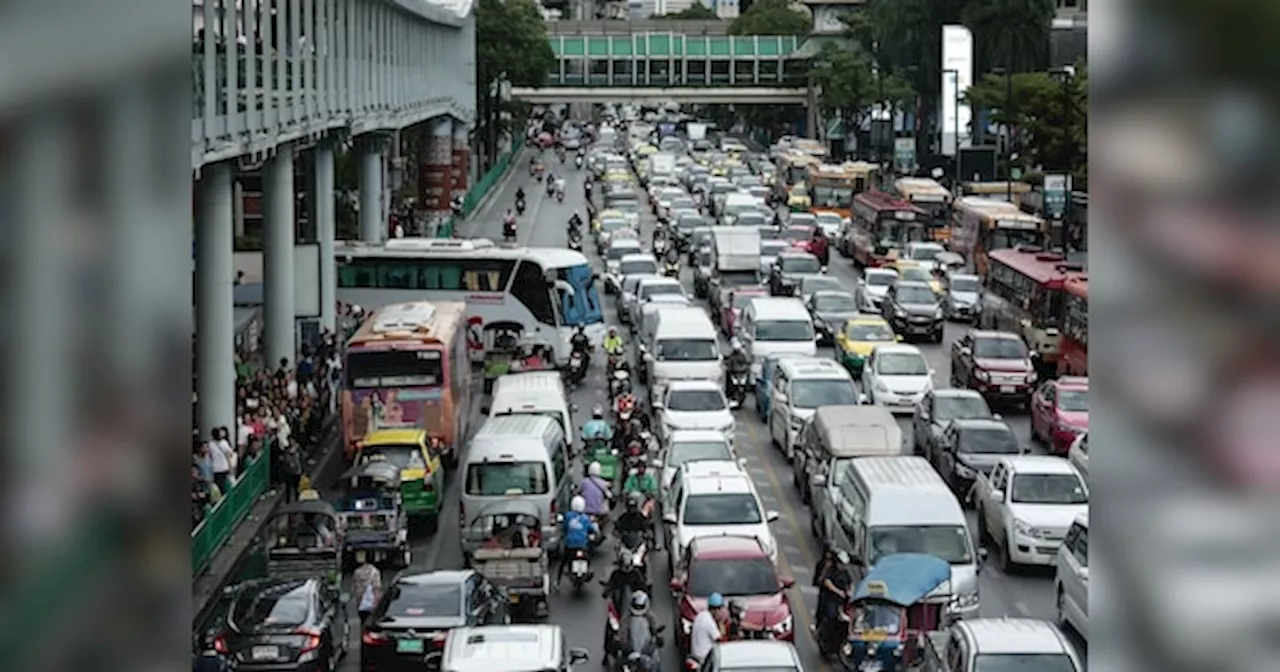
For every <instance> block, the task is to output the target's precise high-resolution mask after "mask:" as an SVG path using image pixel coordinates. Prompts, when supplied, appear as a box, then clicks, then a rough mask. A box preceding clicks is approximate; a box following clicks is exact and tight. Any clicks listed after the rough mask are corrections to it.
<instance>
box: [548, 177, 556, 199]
mask: <svg viewBox="0 0 1280 672" xmlns="http://www.w3.org/2000/svg"><path fill="white" fill-rule="evenodd" d="M555 195H556V183H555V182H553V181H551V180H547V198H551V197H552V196H555Z"/></svg>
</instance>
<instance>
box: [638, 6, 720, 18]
mask: <svg viewBox="0 0 1280 672" xmlns="http://www.w3.org/2000/svg"><path fill="white" fill-rule="evenodd" d="M649 18H651V19H656V20H659V21H661V20H675V21H679V20H686V21H688V20H696V21H710V20H714V19H718V18H720V17H718V16H716V10H714V9H711V8H710V7H708V6H706V5H704V4H702V3H694V4H692V5H689V7H688V9H684V10H681V11H679V12H674V13H672V14H654V15H653V16H651V17H649Z"/></svg>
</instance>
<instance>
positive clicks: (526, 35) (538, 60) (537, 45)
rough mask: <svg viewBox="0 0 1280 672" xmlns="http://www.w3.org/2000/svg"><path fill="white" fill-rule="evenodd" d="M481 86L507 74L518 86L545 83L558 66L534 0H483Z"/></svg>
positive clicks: (478, 56)
mask: <svg viewBox="0 0 1280 672" xmlns="http://www.w3.org/2000/svg"><path fill="white" fill-rule="evenodd" d="M476 36H477V39H476V62H477V67H478V69H479V73H478V75H479V77H478V79H477V81H476V84H477V86H486V85H487V84H488V83H489V82H492V81H494V80H496V79H497V78H498V77H499V76H501V75H502V74H503V73H506V79H507V80H508V81H510V82H511V83H512V85H514V86H542V84H543V82H545V81H546V79H547V74H548V73H550V72H551V71H552V70H553V69H555V67H556V56H555V53H554V52H552V51H551V43H550V42H548V41H547V26H546V24H545V23H543V21H542V14H541V13H540V12H539V11H538V5H537V3H536V2H534V0H505V1H504V0H480V2H479V4H478V5H477V7H476Z"/></svg>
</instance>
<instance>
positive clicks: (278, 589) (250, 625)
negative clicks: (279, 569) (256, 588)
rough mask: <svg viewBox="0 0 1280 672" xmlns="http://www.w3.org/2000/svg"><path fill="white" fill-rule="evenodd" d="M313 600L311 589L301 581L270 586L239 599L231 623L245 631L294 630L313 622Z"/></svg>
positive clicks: (232, 613)
mask: <svg viewBox="0 0 1280 672" xmlns="http://www.w3.org/2000/svg"><path fill="white" fill-rule="evenodd" d="M311 601H312V596H311V592H310V589H309V588H308V587H307V584H306V583H304V582H302V581H298V582H291V583H287V584H282V585H278V586H269V587H266V588H263V589H261V590H260V592H257V593H245V594H243V595H242V596H241V597H240V599H238V600H236V603H235V607H234V608H233V609H232V610H231V619H230V620H231V622H232V623H234V624H235V625H236V627H237V628H239V629H240V630H241V631H242V632H252V631H254V630H271V629H275V628H292V627H296V626H299V625H304V624H306V623H307V622H308V621H309V620H310V618H311Z"/></svg>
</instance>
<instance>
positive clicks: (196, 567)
mask: <svg viewBox="0 0 1280 672" xmlns="http://www.w3.org/2000/svg"><path fill="white" fill-rule="evenodd" d="M273 444H274V440H273V438H272V437H271V436H268V437H267V439H266V441H264V442H263V444H262V452H261V453H259V454H258V456H257V457H255V458H253V460H252V461H250V462H249V466H248V467H247V468H246V469H245V470H244V472H243V473H242V474H241V475H240V480H238V481H236V484H235V485H233V486H231V487H230V488H229V489H228V490H227V492H224V493H222V499H219V500H218V503H217V504H214V505H213V508H212V509H210V510H209V512H208V513H207V514H206V515H205V517H204V520H201V521H200V524H199V525H196V528H195V529H194V530H192V531H191V574H192V576H198V575H199V574H200V573H201V572H203V571H204V570H205V568H207V567H208V566H209V562H210V561H212V560H213V556H214V555H215V554H217V552H218V550H219V549H221V548H222V547H223V546H224V545H225V544H226V543H227V540H228V539H230V538H231V535H232V534H233V533H234V532H235V531H236V527H237V526H238V525H239V524H240V521H242V520H244V517H245V516H247V515H248V514H249V511H251V510H252V509H253V505H254V504H256V503H257V501H258V497H259V496H261V495H262V493H264V492H266V490H267V486H268V485H270V482H271V448H272V445H273Z"/></svg>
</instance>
